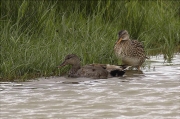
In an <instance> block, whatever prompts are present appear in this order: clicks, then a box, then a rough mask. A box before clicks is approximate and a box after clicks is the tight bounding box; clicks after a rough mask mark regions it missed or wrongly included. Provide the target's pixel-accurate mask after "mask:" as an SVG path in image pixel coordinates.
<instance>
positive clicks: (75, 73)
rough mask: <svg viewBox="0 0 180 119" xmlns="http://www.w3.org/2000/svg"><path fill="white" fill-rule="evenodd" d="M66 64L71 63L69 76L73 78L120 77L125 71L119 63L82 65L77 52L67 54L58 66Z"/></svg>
mask: <svg viewBox="0 0 180 119" xmlns="http://www.w3.org/2000/svg"><path fill="white" fill-rule="evenodd" d="M66 65H71V68H70V70H69V72H68V77H72V78H78V77H86V78H93V79H107V78H110V77H120V76H123V75H124V73H125V71H124V67H123V66H117V65H110V64H98V63H97V64H87V65H84V66H81V60H80V58H79V57H78V56H77V55H76V54H69V55H67V56H66V57H65V59H64V61H63V62H62V63H61V64H60V65H59V66H58V68H62V67H64V66H66Z"/></svg>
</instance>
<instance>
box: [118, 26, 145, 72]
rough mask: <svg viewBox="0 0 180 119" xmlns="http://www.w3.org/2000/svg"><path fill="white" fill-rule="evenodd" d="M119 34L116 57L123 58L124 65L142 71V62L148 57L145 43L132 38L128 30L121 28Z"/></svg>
mask: <svg viewBox="0 0 180 119" xmlns="http://www.w3.org/2000/svg"><path fill="white" fill-rule="evenodd" d="M118 36H119V38H118V40H117V41H116V43H115V45H114V52H115V55H116V57H117V58H119V59H121V61H122V65H127V66H131V67H135V68H136V69H138V70H139V71H140V70H141V69H140V68H141V66H142V64H143V63H144V62H145V60H146V59H148V57H146V54H145V50H144V46H143V44H142V43H141V42H139V41H138V40H131V39H130V38H129V34H128V31H127V30H121V31H120V32H119V33H118Z"/></svg>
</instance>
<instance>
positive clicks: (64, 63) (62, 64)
mask: <svg viewBox="0 0 180 119" xmlns="http://www.w3.org/2000/svg"><path fill="white" fill-rule="evenodd" d="M65 65H66V61H64V62H63V63H61V64H60V65H59V66H57V67H58V68H61V67H63V66H65Z"/></svg>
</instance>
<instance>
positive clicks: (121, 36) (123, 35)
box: [116, 30, 129, 44]
mask: <svg viewBox="0 0 180 119" xmlns="http://www.w3.org/2000/svg"><path fill="white" fill-rule="evenodd" d="M118 36H119V38H118V41H117V42H116V44H119V43H120V42H121V41H122V40H129V34H128V32H127V31H126V30H122V31H120V32H119V33H118Z"/></svg>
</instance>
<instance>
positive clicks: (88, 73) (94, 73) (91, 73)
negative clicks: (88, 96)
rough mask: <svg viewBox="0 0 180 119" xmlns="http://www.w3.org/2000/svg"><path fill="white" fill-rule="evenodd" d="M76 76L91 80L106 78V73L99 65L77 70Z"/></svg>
mask: <svg viewBox="0 0 180 119" xmlns="http://www.w3.org/2000/svg"><path fill="white" fill-rule="evenodd" d="M77 74H78V75H79V76H80V77H87V78H93V79H106V78H108V71H107V70H105V69H104V68H102V67H101V66H99V65H85V66H83V67H81V69H79V70H78V72H77Z"/></svg>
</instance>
